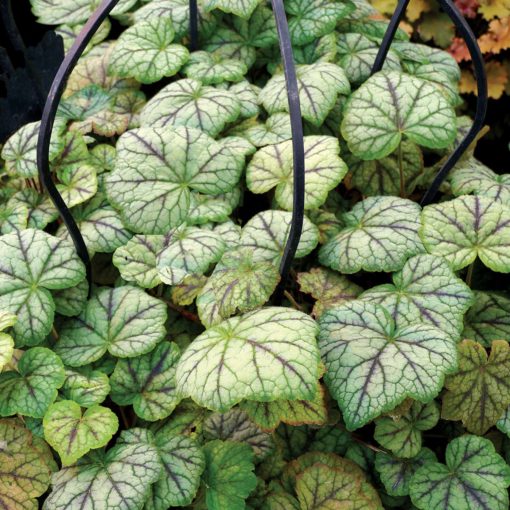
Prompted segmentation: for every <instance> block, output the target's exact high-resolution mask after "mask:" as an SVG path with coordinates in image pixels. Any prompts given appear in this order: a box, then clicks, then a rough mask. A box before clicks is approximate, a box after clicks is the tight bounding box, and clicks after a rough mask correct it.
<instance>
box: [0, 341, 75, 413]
mask: <svg viewBox="0 0 510 510" xmlns="http://www.w3.org/2000/svg"><path fill="white" fill-rule="evenodd" d="M64 379H65V374H64V365H63V363H62V361H61V360H60V358H59V357H58V356H57V355H56V354H55V353H54V352H52V351H50V350H49V349H46V347H33V348H32V349H29V350H27V351H25V352H24V353H23V354H22V356H21V358H20V359H19V361H18V363H17V367H16V371H14V370H7V371H5V370H4V371H3V372H2V373H0V416H12V415H13V414H21V415H23V416H31V417H33V418H42V417H43V416H44V413H45V412H46V409H47V408H48V406H49V405H50V404H51V403H52V402H53V401H54V400H55V399H56V398H57V389H58V388H60V387H61V386H62V384H64Z"/></svg>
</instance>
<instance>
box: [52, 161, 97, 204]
mask: <svg viewBox="0 0 510 510" xmlns="http://www.w3.org/2000/svg"><path fill="white" fill-rule="evenodd" d="M57 174H58V178H59V180H60V183H58V184H57V190H58V191H59V193H60V195H61V196H62V199H63V200H64V202H65V204H66V205H67V207H74V206H76V205H78V204H82V203H83V202H86V201H87V200H90V199H91V198H92V197H93V196H94V195H95V194H96V193H97V175H96V169H95V168H94V167H93V166H92V165H87V164H84V165H79V164H75V165H71V166H66V167H64V168H61V169H59V171H58V172H57Z"/></svg>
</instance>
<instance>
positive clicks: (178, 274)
mask: <svg viewBox="0 0 510 510" xmlns="http://www.w3.org/2000/svg"><path fill="white" fill-rule="evenodd" d="M224 250H225V244H224V243H223V241H222V239H221V237H219V236H218V235H217V234H216V233H215V232H214V231H213V230H206V229H203V228H198V227H186V226H182V227H178V228H175V229H172V230H171V231H170V232H169V233H168V234H167V242H166V245H165V247H164V248H163V250H162V251H160V252H159V254H158V256H157V270H158V276H159V278H160V279H161V280H162V281H163V282H164V283H166V284H168V285H177V284H179V283H182V282H183V280H184V279H185V278H186V277H187V276H192V275H202V274H204V273H205V272H206V271H207V270H208V269H209V266H210V265H211V264H214V263H215V262H218V260H219V259H220V257H221V255H222V254H223V251H224Z"/></svg>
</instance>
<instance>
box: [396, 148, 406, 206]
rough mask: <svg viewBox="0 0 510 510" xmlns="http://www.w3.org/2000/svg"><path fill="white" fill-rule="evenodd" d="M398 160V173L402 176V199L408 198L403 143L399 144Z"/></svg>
mask: <svg viewBox="0 0 510 510" xmlns="http://www.w3.org/2000/svg"><path fill="white" fill-rule="evenodd" d="M397 160H398V171H399V174H400V197H401V198H405V197H406V182H405V177H404V160H403V156H402V142H400V143H399V144H398V151H397Z"/></svg>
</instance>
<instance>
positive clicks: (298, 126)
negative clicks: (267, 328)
mask: <svg viewBox="0 0 510 510" xmlns="http://www.w3.org/2000/svg"><path fill="white" fill-rule="evenodd" d="M118 1H119V0H103V1H102V3H101V5H100V6H99V7H98V8H97V9H96V11H94V13H93V14H92V16H91V17H90V18H89V20H88V21H87V23H86V24H85V26H84V27H83V29H82V30H81V32H80V33H79V35H78V37H77V38H76V40H75V42H74V44H73V46H72V47H71V49H70V50H69V52H68V53H67V55H66V57H65V58H64V61H63V62H62V64H61V65H60V68H59V70H58V71H57V74H56V76H55V78H54V80H53V83H52V85H51V89H50V92H49V94H48V98H47V100H46V104H45V106H44V111H43V115H42V120H41V129H40V132H39V138H38V141H37V166H38V170H39V178H40V181H41V183H42V184H43V186H44V187H45V188H46V190H47V191H48V194H49V196H50V198H51V200H52V202H53V203H54V205H55V207H56V208H57V210H58V211H59V213H60V216H61V218H62V220H63V221H64V223H65V225H66V227H67V229H68V231H69V234H70V236H71V239H72V240H73V243H74V245H75V247H76V252H77V253H78V256H79V257H80V258H81V260H82V261H83V263H84V264H85V267H86V272H87V280H88V283H89V292H90V288H91V282H92V266H91V262H90V256H89V252H88V250H87V246H86V244H85V241H84V239H83V236H82V235H81V232H80V229H79V228H78V225H77V224H76V222H75V220H74V218H73V216H72V215H71V213H70V211H69V208H68V207H67V205H66V204H65V202H64V200H63V199H62V196H61V195H60V193H59V192H58V190H57V188H56V186H55V184H54V182H53V180H52V177H51V173H50V166H49V146H50V139H51V131H52V129H53V124H54V121H55V116H56V113H57V109H58V104H59V101H60V99H61V97H62V94H63V92H64V88H65V85H66V82H67V79H68V78H69V76H70V74H71V72H72V71H73V69H74V67H75V65H76V63H77V62H78V59H79V58H80V56H81V55H82V53H83V51H84V50H85V48H86V46H87V45H88V43H89V42H90V40H91V39H92V37H93V36H94V33H95V32H96V31H97V29H98V28H99V26H100V25H101V23H102V22H103V21H104V20H105V18H106V17H107V16H108V14H109V13H110V12H111V10H112V9H113V8H114V7H115V5H116V4H117V3H118ZM272 5H273V13H274V17H275V21H276V27H277V30H278V35H279V43H280V52H281V56H282V62H283V68H284V73H285V82H286V85H287V97H288V102H289V113H290V119H291V131H292V148H293V176H294V190H293V210H292V220H291V225H290V232H289V235H288V238H287V242H286V245H285V249H284V253H283V257H282V260H281V263H280V276H281V282H282V283H283V282H285V280H286V278H287V276H288V273H289V271H290V266H291V264H292V260H293V259H294V256H295V254H296V250H297V247H298V244H299V240H300V238H301V233H302V230H303V220H304V197H305V156H304V140H303V125H302V120H301V107H300V102H299V93H298V85H297V78H296V70H295V67H294V59H293V54H292V45H291V41H290V35H289V27H288V23H287V17H286V15H285V9H284V6H283V1H282V0H272ZM189 11H190V25H189V36H190V49H191V50H192V51H193V50H196V49H197V48H198V8H197V0H189Z"/></svg>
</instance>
